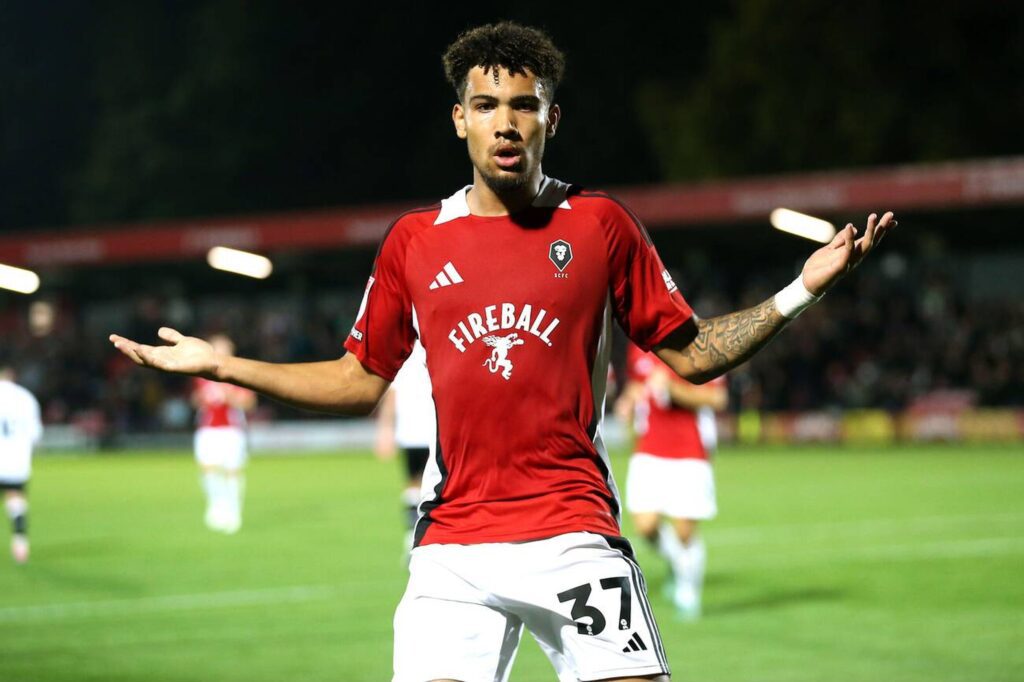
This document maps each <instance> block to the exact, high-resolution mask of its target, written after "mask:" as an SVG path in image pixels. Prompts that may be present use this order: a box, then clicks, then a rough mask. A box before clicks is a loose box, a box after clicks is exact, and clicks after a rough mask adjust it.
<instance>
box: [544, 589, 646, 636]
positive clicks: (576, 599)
mask: <svg viewBox="0 0 1024 682" xmlns="http://www.w3.org/2000/svg"><path fill="white" fill-rule="evenodd" d="M600 582H601V589H603V590H615V589H617V590H620V593H619V629H620V630H628V629H629V623H630V620H631V615H630V614H631V612H632V603H633V602H632V599H633V591H632V588H631V587H630V586H629V578H625V577H617V578H602V579H601V581H600ZM591 592H592V590H591V587H590V583H584V584H583V585H580V586H579V587H574V588H572V589H571V590H566V591H565V592H560V593H559V594H558V601H560V602H562V603H564V602H567V601H571V602H572V611H571V612H570V614H569V615H570V616H571V617H572V619H573V620H575V621H577V622H576V629H577V630H578V631H579V633H580V634H581V635H599V634H601V633H602V632H604V628H605V625H607V620H606V619H605V617H604V614H603V613H601V610H600V609H598V608H596V607H594V606H591V605H590V604H588V603H587V600H588V599H590V593H591ZM587 617H589V618H590V623H580V622H579V620H580V619H581V618H587Z"/></svg>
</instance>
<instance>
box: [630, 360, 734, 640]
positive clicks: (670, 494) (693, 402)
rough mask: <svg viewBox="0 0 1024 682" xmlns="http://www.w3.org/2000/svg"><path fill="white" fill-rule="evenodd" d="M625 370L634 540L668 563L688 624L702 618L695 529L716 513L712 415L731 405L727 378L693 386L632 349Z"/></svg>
mask: <svg viewBox="0 0 1024 682" xmlns="http://www.w3.org/2000/svg"><path fill="white" fill-rule="evenodd" d="M626 371H627V383H626V385H625V387H624V388H623V390H622V394H621V396H620V397H619V400H618V401H617V402H616V405H615V410H616V412H617V413H618V414H619V415H620V417H622V418H624V419H626V420H632V422H633V424H634V430H635V432H636V437H637V441H636V445H635V447H634V448H633V450H634V452H633V456H632V457H631V458H630V460H629V472H628V474H627V476H626V507H627V509H629V512H630V514H631V515H632V517H633V526H634V528H636V531H637V533H639V534H640V535H641V536H643V537H644V539H646V540H647V541H648V542H650V543H651V544H652V545H653V546H654V547H655V548H656V549H657V550H658V551H659V552H660V553H661V554H662V556H664V557H665V559H666V560H667V561H668V562H669V565H670V566H671V568H672V573H673V578H674V580H673V583H674V585H673V590H672V600H673V602H674V603H675V605H676V608H677V609H678V610H679V613H680V615H681V616H683V618H685V619H687V620H691V619H694V618H697V617H698V616H699V615H700V603H701V588H702V586H703V582H704V565H705V557H706V555H705V551H704V542H703V540H702V539H701V537H700V535H699V534H698V533H697V524H698V522H700V521H705V520H709V519H713V518H714V517H715V514H716V513H717V510H718V508H717V505H716V502H715V480H714V476H713V475H712V472H711V462H710V459H709V454H710V451H711V450H713V449H714V445H711V444H710V443H714V442H715V441H717V432H716V431H714V429H715V428H716V427H715V423H714V413H715V412H719V411H721V410H724V409H725V407H726V404H727V402H728V394H727V391H726V387H725V377H718V378H716V379H712V380H711V381H709V382H708V383H706V384H704V385H703V386H696V385H694V384H691V383H690V382H688V381H686V380H685V379H683V378H681V377H679V376H677V375H676V374H675V373H673V372H672V370H670V369H669V368H668V366H667V365H665V363H663V362H661V360H659V359H658V357H657V356H656V355H654V354H653V353H645V352H643V351H642V350H640V349H639V348H637V347H636V346H634V345H632V344H630V346H629V348H628V349H627V351H626ZM709 417H710V419H709ZM701 422H703V424H702V423H701Z"/></svg>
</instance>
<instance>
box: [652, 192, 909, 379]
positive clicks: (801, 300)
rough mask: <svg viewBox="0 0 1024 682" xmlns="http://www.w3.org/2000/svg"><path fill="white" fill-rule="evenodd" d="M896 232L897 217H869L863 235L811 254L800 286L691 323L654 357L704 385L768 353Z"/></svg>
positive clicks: (838, 239)
mask: <svg viewBox="0 0 1024 682" xmlns="http://www.w3.org/2000/svg"><path fill="white" fill-rule="evenodd" d="M894 227H896V220H895V219H894V218H893V214H892V213H891V212H890V213H886V214H885V215H883V216H882V218H881V220H879V219H878V216H877V215H876V214H874V213H872V214H871V215H870V216H868V223H867V228H866V229H865V230H864V235H863V236H862V237H861V238H860V239H858V238H857V234H858V231H857V229H856V228H855V227H854V226H853V225H852V224H847V226H846V227H845V228H843V229H842V230H841V231H840V232H839V233H838V234H837V235H836V236H835V238H834V239H833V240H832V241H831V242H830V243H829V244H827V245H825V246H823V247H822V248H820V249H818V250H817V251H815V252H814V253H813V254H811V257H810V258H808V259H807V262H806V263H804V267H803V271H802V272H801V273H800V277H799V278H798V279H797V281H795V282H793V284H791V285H790V286H788V287H786V288H785V289H783V290H782V291H780V292H779V293H778V294H776V295H775V296H772V297H771V298H769V299H767V300H766V301H763V302H761V303H760V304H758V305H756V306H754V307H752V308H747V309H746V310H741V311H739V312H735V313H729V314H728V315H721V316H719V317H712V318H709V319H707V320H700V319H696V318H694V319H692V320H690V321H689V322H687V323H686V324H684V325H682V326H681V327H680V328H679V329H677V330H676V331H674V332H673V333H671V334H670V335H669V336H668V337H667V338H666V339H665V340H664V341H663V342H662V343H661V344H659V346H658V347H657V348H655V349H654V352H655V353H657V355H658V357H659V358H661V360H662V361H663V362H665V364H667V365H668V366H669V367H671V368H672V369H673V370H674V371H675V372H676V373H677V374H678V375H679V376H681V377H683V378H685V379H688V380H690V381H692V382H694V383H703V382H705V381H709V380H710V379H713V378H715V377H716V376H719V375H721V374H724V373H725V372H727V371H729V370H730V369H732V368H733V367H736V366H738V365H741V364H743V363H744V362H746V361H747V360H749V359H750V358H751V357H752V356H753V355H754V354H755V353H757V352H758V351H759V350H761V349H762V348H764V347H765V346H766V345H767V344H768V342H769V341H771V340H772V339H773V338H774V337H775V335H776V334H778V333H779V332H780V331H782V329H783V327H785V326H786V325H787V324H788V323H789V322H791V321H792V320H793V318H795V317H796V316H797V315H798V314H799V313H800V312H801V311H802V310H803V309H804V308H805V307H806V306H807V305H810V304H811V303H813V302H814V301H816V300H818V299H819V298H820V297H821V296H823V295H824V294H825V292H826V291H828V290H829V289H830V288H831V287H832V286H833V285H834V284H835V283H836V282H838V281H839V280H840V279H841V278H842V277H843V276H844V275H846V274H847V273H848V272H850V271H851V270H852V269H853V268H855V267H856V266H857V265H859V264H860V262H861V261H862V260H863V259H864V257H865V256H867V254H868V253H869V252H870V251H871V249H872V248H874V247H875V246H876V245H877V244H878V243H879V242H880V241H881V240H882V238H883V237H885V235H886V234H888V233H889V231H890V230H892V229H893V228H894Z"/></svg>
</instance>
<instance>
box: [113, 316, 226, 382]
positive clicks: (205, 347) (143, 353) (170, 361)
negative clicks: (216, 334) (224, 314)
mask: <svg viewBox="0 0 1024 682" xmlns="http://www.w3.org/2000/svg"><path fill="white" fill-rule="evenodd" d="M157 336H159V337H160V338H161V339H163V340H164V341H166V342H167V343H168V344H169V345H166V346H147V345H146V344H144V343H137V342H135V341H132V340H131V339H126V338H124V337H123V336H118V335H117V334H111V335H110V341H111V343H113V344H114V348H116V349H118V350H119V351H121V352H122V353H124V354H125V355H127V356H128V357H129V358H131V360H132V361H133V362H134V363H135V364H137V365H142V366H143V367H152V368H153V369H159V370H162V371H164V372H173V373H175V374H190V375H192V376H201V377H206V378H208V379H216V378H217V376H216V374H217V370H218V369H219V368H220V365H221V363H222V362H223V360H224V358H223V357H222V356H220V355H218V354H217V353H215V352H214V350H213V346H211V345H210V344H209V343H207V342H206V341H204V340H202V339H197V338H196V337H194V336H185V335H184V334H182V333H181V332H179V331H177V330H174V329H171V328H170V327H161V328H160V330H159V331H158V332H157Z"/></svg>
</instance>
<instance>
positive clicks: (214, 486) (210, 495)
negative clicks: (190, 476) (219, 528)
mask: <svg viewBox="0 0 1024 682" xmlns="http://www.w3.org/2000/svg"><path fill="white" fill-rule="evenodd" d="M219 479H220V474H219V473H217V472H216V471H203V472H202V474H201V481H202V486H203V494H204V495H206V506H207V507H212V506H213V505H214V504H215V503H216V501H217V498H218V496H219V490H220V487H221V486H220V480H219Z"/></svg>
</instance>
